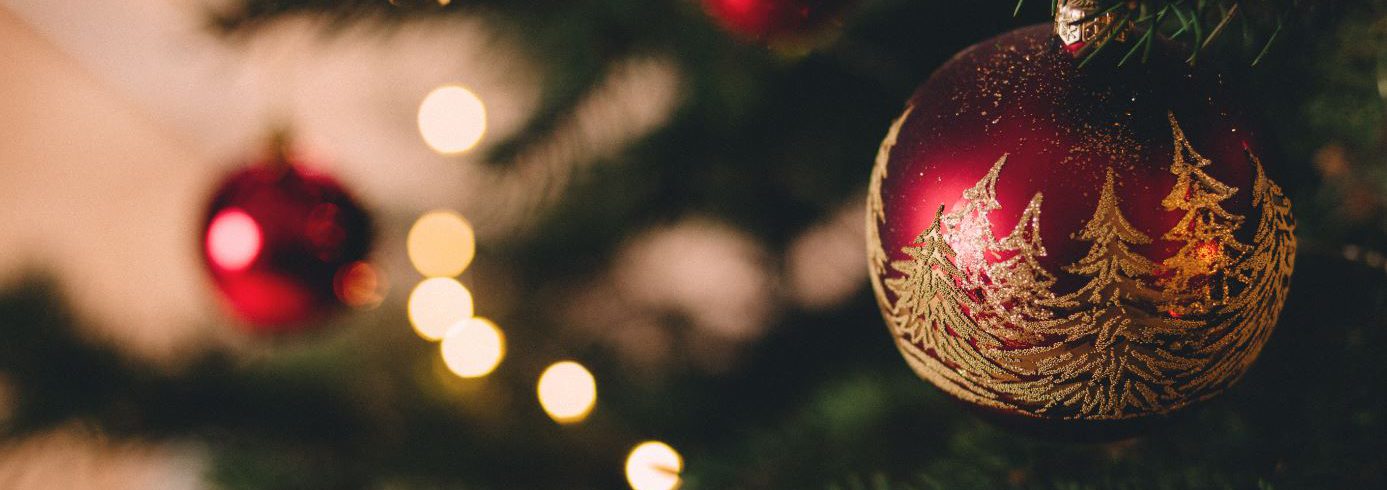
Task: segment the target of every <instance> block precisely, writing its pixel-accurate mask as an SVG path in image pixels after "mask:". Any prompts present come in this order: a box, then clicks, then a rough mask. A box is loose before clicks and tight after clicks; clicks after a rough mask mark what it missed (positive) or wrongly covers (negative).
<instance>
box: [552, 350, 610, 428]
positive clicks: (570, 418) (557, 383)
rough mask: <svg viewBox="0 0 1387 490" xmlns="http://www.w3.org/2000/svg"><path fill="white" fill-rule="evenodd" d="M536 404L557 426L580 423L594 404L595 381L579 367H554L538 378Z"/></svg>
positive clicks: (569, 363) (570, 364)
mask: <svg viewBox="0 0 1387 490" xmlns="http://www.w3.org/2000/svg"><path fill="white" fill-rule="evenodd" d="M538 392H539V404H540V406H542V407H544V412H545V413H548V414H549V418H551V419H554V421H555V422H558V423H560V424H571V423H575V422H581V421H582V420H583V419H585V418H587V416H588V413H590V412H592V406H593V405H595V404H596V403H597V380H595V379H593V377H592V373H589V372H588V370H587V368H585V367H583V365H582V364H578V363H576V362H573V361H563V362H558V363H554V364H553V365H551V366H549V367H548V368H547V369H545V370H544V374H541V375H540V376H539V389H538Z"/></svg>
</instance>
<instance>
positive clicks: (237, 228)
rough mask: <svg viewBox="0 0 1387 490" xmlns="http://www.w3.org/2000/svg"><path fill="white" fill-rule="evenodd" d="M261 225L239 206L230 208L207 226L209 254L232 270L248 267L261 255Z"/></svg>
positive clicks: (220, 264) (225, 267)
mask: <svg viewBox="0 0 1387 490" xmlns="http://www.w3.org/2000/svg"><path fill="white" fill-rule="evenodd" d="M261 240H262V238H261V236H260V225H257V224H255V219H254V218H251V217H250V215H248V214H246V212H245V211H242V210H241V209H239V208H228V209H225V210H222V211H221V212H220V213H217V216H216V217H214V218H212V224H211V225H208V227H207V257H208V258H209V259H211V260H212V263H213V264H214V265H216V266H217V267H221V268H223V269H226V270H229V271H238V270H241V269H245V268H246V267H247V266H249V265H250V263H251V262H254V261H255V258H256V257H257V256H259V255H260V246H261Z"/></svg>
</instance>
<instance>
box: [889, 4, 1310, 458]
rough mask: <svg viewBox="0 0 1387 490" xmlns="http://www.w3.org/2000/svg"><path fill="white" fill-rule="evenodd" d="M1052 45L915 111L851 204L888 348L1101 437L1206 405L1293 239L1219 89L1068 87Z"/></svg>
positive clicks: (1289, 258)
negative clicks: (858, 212)
mask: <svg viewBox="0 0 1387 490" xmlns="http://www.w3.org/2000/svg"><path fill="white" fill-rule="evenodd" d="M1081 62H1082V60H1080V59H1077V58H1076V57H1074V56H1073V55H1071V54H1070V53H1069V52H1068V51H1067V50H1066V49H1065V43H1064V42H1062V41H1061V40H1060V39H1059V38H1058V37H1057V36H1055V34H1054V32H1053V30H1052V28H1051V27H1049V26H1040V27H1032V28H1027V29H1022V30H1018V31H1014V32H1012V33H1008V34H1005V35H1003V36H1000V37H998V38H996V39H992V40H988V41H985V42H983V43H980V44H978V45H976V46H973V47H972V48H969V49H967V50H965V51H964V52H963V53H961V54H960V55H959V56H957V57H955V58H954V59H953V60H951V61H950V62H949V63H947V64H945V65H944V66H943V67H941V68H940V69H939V70H938V71H937V72H936V73H935V74H934V75H933V76H931V77H930V79H929V81H927V82H925V84H924V85H923V86H922V87H921V88H920V89H919V90H918V91H917V92H916V94H915V96H914V97H913V98H912V99H911V102H910V104H909V105H908V106H907V109H906V111H905V113H904V114H902V116H901V117H900V118H899V119H898V120H897V121H896V122H895V124H894V125H893V126H892V127H891V129H890V131H889V132H888V134H887V137H886V139H885V140H884V141H883V143H882V146H881V150H880V153H879V155H878V157H877V163H876V167H875V169H874V170H873V172H872V179H871V184H870V190H869V192H868V220H867V232H868V258H869V262H870V266H871V273H872V283H873V286H874V289H875V291H876V296H877V299H878V304H879V305H880V307H881V310H882V312H883V315H884V317H885V318H886V320H887V323H888V325H889V327H890V331H891V333H892V336H893V337H894V339H895V341H896V344H897V347H898V348H899V349H900V351H901V353H902V355H903V356H904V357H905V358H906V360H907V362H908V364H909V365H910V366H911V367H912V368H913V369H914V370H915V371H916V373H918V374H919V375H920V376H921V377H923V378H925V379H926V380H928V381H930V382H931V383H933V384H934V385H936V386H938V387H939V388H940V389H942V390H944V391H945V392H947V393H949V394H950V395H953V396H954V397H956V398H958V399H959V400H961V401H964V402H966V403H968V404H970V405H972V406H974V407H977V408H980V409H982V410H983V411H984V412H985V413H987V414H990V415H993V416H996V417H998V418H1001V419H1003V420H1004V421H1006V422H1017V424H1016V425H1018V426H1020V427H1022V428H1038V429H1042V430H1048V429H1052V428H1061V429H1060V430H1068V429H1075V430H1078V431H1079V432H1083V431H1088V430H1090V429H1100V428H1103V429H1106V428H1112V427H1117V426H1118V425H1114V423H1117V422H1136V421H1141V420H1146V419H1149V418H1150V417H1153V416H1161V415H1166V414H1170V413H1172V412H1174V411H1177V410H1180V409H1182V408H1185V407H1188V406H1190V405H1192V404H1195V403H1197V402H1200V401H1204V400H1208V399H1210V398H1212V397H1214V396H1217V395H1218V394H1219V393H1221V392H1222V391H1223V390H1225V389H1226V388H1227V387H1228V386H1229V385H1231V384H1233V383H1234V382H1236V381H1237V380H1238V379H1239V378H1241V377H1242V375H1243V374H1244V373H1246V371H1247V370H1248V368H1249V367H1250V366H1251V364H1252V362H1253V361H1254V360H1255V359H1256V357H1257V354H1258V353H1259V352H1260V350H1261V347H1262V345H1263V344H1265V342H1266V340H1267V338H1268V336H1269V335H1270V334H1271V331H1272V328H1273V327H1274V326H1275V324H1276V319H1277V316H1278V314H1279V313H1280V310H1281V306H1282V304H1283V303H1284V302H1285V298H1286V293H1287V289H1288V287H1289V281H1290V276H1291V272H1292V270H1293V268H1294V257H1295V247H1296V242H1295V236H1294V219H1293V218H1292V216H1291V214H1290V203H1289V201H1288V200H1287V199H1286V197H1285V196H1284V195H1283V194H1282V192H1281V189H1280V188H1279V187H1278V186H1277V185H1276V184H1275V183H1273V182H1272V181H1271V180H1270V178H1268V177H1267V175H1266V172H1265V169H1264V168H1263V166H1262V161H1261V159H1260V158H1259V157H1258V153H1257V151H1256V149H1257V148H1258V146H1257V143H1256V141H1255V138H1254V133H1253V130H1252V126H1251V125H1250V124H1249V123H1248V121H1247V118H1246V116H1245V115H1244V114H1243V113H1242V112H1241V111H1240V110H1239V109H1238V108H1237V106H1236V105H1235V104H1232V103H1231V102H1230V99H1232V98H1233V97H1232V94H1230V93H1229V90H1228V88H1227V86H1226V85H1225V82H1224V81H1223V78H1222V77H1221V76H1220V75H1219V74H1217V73H1213V72H1209V71H1203V70H1200V69H1191V68H1189V67H1188V66H1187V65H1185V64H1184V63H1182V62H1181V60H1180V59H1179V58H1178V57H1176V56H1174V55H1168V56H1165V55H1162V54H1161V53H1157V56H1154V57H1153V59H1152V61H1151V62H1149V63H1147V64H1144V65H1139V66H1138V65H1130V66H1125V67H1117V66H1116V64H1115V63H1110V64H1105V63H1095V64H1093V65H1092V66H1089V67H1080V66H1079V65H1080V63H1081Z"/></svg>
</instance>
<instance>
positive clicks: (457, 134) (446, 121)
mask: <svg viewBox="0 0 1387 490" xmlns="http://www.w3.org/2000/svg"><path fill="white" fill-rule="evenodd" d="M485 133H486V106H485V105H483V104H482V99H479V98H477V95H476V94H473V93H472V91H471V90H467V89H465V88H462V87H459V86H457V85H445V86H442V87H438V88H436V89H434V90H433V91H432V92H429V95H428V96H426V97H424V102H423V103H421V104H419V134H421V135H423V136H424V142H425V143H428V145H429V147H430V148H433V150H434V151H436V152H439V153H442V154H445V155H453V154H457V153H462V152H465V151H467V150H471V149H472V147H474V146H477V143H478V142H480V141H481V140H482V135H483V134H485Z"/></svg>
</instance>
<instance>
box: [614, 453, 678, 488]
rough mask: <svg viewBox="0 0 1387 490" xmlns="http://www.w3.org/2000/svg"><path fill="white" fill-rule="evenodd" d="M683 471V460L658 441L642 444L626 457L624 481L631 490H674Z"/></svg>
mask: <svg viewBox="0 0 1387 490" xmlns="http://www.w3.org/2000/svg"><path fill="white" fill-rule="evenodd" d="M683 471H684V458H683V457H681V456H679V453H678V452H677V451H675V450H674V448H672V447H669V445H668V444H665V443H663V442H660V441H646V442H642V443H640V444H638V445H636V448H635V449H632V450H631V454H630V455H629V456H627V457H626V481H627V483H630V484H631V488H632V489H633V490H674V489H676V488H679V485H680V484H681V483H682V482H681V481H680V479H679V473H681V472H683Z"/></svg>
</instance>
